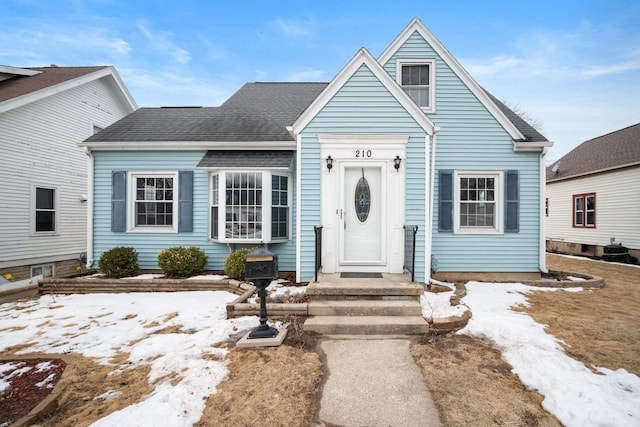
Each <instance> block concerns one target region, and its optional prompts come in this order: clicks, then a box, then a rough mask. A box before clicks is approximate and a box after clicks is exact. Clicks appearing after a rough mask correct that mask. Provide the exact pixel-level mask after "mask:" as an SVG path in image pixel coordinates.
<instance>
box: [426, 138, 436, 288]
mask: <svg viewBox="0 0 640 427" xmlns="http://www.w3.org/2000/svg"><path fill="white" fill-rule="evenodd" d="M439 130H440V127H438V126H434V127H433V135H431V167H430V168H429V169H430V172H429V173H430V175H431V176H430V177H429V178H430V182H429V214H428V216H429V217H428V218H427V230H426V233H425V239H427V240H426V242H425V243H426V244H425V247H426V250H425V251H424V252H425V254H424V255H425V256H424V257H425V272H428V274H427V277H429V280H431V245H432V244H433V242H432V238H433V205H434V201H433V192H434V189H435V184H436V177H435V175H436V134H437V133H438V131H439ZM427 282H428V281H427Z"/></svg>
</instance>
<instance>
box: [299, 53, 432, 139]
mask: <svg viewBox="0 0 640 427" xmlns="http://www.w3.org/2000/svg"><path fill="white" fill-rule="evenodd" d="M362 65H366V66H367V67H368V68H369V70H371V72H372V73H373V74H374V76H376V78H377V79H378V80H379V81H380V83H382V85H383V86H384V87H385V88H386V89H387V90H388V91H389V92H390V93H391V94H392V95H393V96H394V97H395V98H396V99H397V100H398V102H400V104H401V105H402V106H403V107H404V109H405V110H407V112H408V113H409V114H410V115H411V116H412V117H413V118H414V120H415V121H416V122H417V123H418V124H419V125H420V126H421V127H422V128H423V129H424V130H425V131H426V132H427V133H428V134H429V135H432V134H433V127H434V124H433V122H432V121H431V120H430V119H429V118H428V117H427V116H426V115H425V114H424V112H423V111H422V110H421V109H420V107H418V105H417V104H416V103H415V102H413V100H412V99H411V98H410V97H409V95H407V93H406V92H405V91H404V90H403V89H402V88H401V87H400V85H398V83H397V82H396V81H395V80H394V79H392V78H391V76H390V75H389V73H387V72H386V70H385V69H384V68H382V66H381V65H380V64H379V63H378V62H377V61H376V60H375V58H374V57H373V56H371V54H370V53H369V51H368V50H367V49H365V48H362V49H360V50H359V51H358V53H356V55H355V56H354V57H353V58H352V59H351V61H349V63H348V64H347V65H346V66H345V67H344V68H343V69H342V70H341V71H340V72H339V73H338V75H336V77H334V78H333V80H331V82H330V83H329V85H328V86H327V87H326V88H325V89H324V90H323V91H322V92H321V93H320V95H318V97H317V98H316V99H315V100H314V101H313V102H312V103H311V105H309V107H307V109H306V110H305V111H304V112H303V113H302V115H300V117H299V118H298V119H297V120H296V121H295V123H294V124H293V126H292V132H293V134H294V135H298V134H300V132H301V131H302V130H303V129H304V128H305V127H306V126H307V125H308V124H309V122H311V120H313V118H314V117H315V116H316V115H317V114H318V113H319V112H320V111H321V110H322V108H324V106H325V105H327V103H328V102H329V101H330V100H331V99H332V98H333V96H334V95H335V94H336V93H337V92H338V91H339V90H340V89H341V88H342V87H343V86H344V85H345V84H346V83H347V81H348V80H349V79H350V78H351V77H352V76H353V75H354V74H355V72H356V71H357V70H358V69H359V68H360V66H362Z"/></svg>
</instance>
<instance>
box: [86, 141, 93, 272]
mask: <svg viewBox="0 0 640 427" xmlns="http://www.w3.org/2000/svg"><path fill="white" fill-rule="evenodd" d="M84 154H86V155H87V157H89V163H88V165H87V264H86V267H87V268H91V266H92V265H93V173H94V172H93V171H94V164H93V162H94V159H93V155H92V154H91V149H89V148H88V147H85V149H84Z"/></svg>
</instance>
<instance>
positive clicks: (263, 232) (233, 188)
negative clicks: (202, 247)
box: [210, 171, 291, 243]
mask: <svg viewBox="0 0 640 427" xmlns="http://www.w3.org/2000/svg"><path fill="white" fill-rule="evenodd" d="M289 180H290V177H289V176H288V175H286V174H281V173H276V172H269V171H221V172H218V173H215V174H213V175H212V177H211V218H210V221H211V238H212V239H213V240H218V241H224V242H246V243H259V242H271V241H285V240H289V236H290V228H291V220H290V206H291V194H290V191H289V188H290V184H289Z"/></svg>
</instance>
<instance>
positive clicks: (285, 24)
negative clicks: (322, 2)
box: [269, 17, 315, 37]
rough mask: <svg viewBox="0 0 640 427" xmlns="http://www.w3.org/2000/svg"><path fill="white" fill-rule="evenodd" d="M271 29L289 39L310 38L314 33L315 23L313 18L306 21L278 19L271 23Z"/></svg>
mask: <svg viewBox="0 0 640 427" xmlns="http://www.w3.org/2000/svg"><path fill="white" fill-rule="evenodd" d="M269 27H270V28H271V29H273V30H274V31H276V32H278V33H280V34H283V35H285V36H287V37H309V36H311V35H312V34H313V32H314V29H315V22H314V21H313V19H312V18H311V17H307V18H306V19H304V20H294V19H284V18H282V17H277V18H276V19H274V20H272V21H270V22H269Z"/></svg>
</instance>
